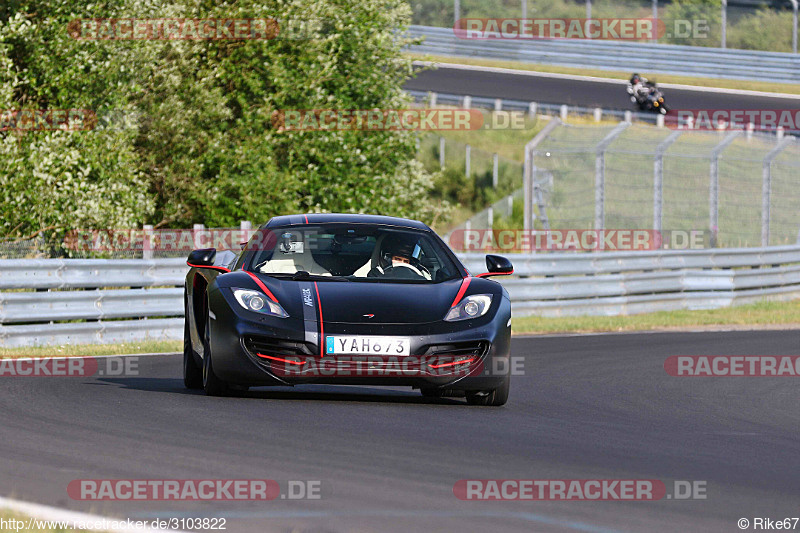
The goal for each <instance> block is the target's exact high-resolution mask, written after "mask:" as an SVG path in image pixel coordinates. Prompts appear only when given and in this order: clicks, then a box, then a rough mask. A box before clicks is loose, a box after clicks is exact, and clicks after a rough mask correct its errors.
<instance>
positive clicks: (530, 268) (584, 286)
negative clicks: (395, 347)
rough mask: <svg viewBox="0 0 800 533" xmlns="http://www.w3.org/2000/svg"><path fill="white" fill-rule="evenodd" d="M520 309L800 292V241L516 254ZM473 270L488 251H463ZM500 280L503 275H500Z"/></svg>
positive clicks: (543, 312)
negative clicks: (767, 245) (727, 246)
mask: <svg viewBox="0 0 800 533" xmlns="http://www.w3.org/2000/svg"><path fill="white" fill-rule="evenodd" d="M510 257H511V259H512V261H513V263H514V272H515V277H513V278H509V279H502V280H500V281H501V283H503V285H504V286H505V287H506V288H507V290H508V292H509V295H510V296H511V301H512V304H513V309H514V313H515V314H516V315H539V316H570V315H619V314H637V313H645V312H653V311H667V310H675V309H713V308H717V307H725V306H729V305H734V304H743V303H750V302H754V301H757V300H760V299H762V298H773V299H791V298H798V297H800V246H777V247H771V248H730V249H709V250H689V251H675V250H659V251H650V252H599V253H549V254H524V255H523V254H520V255H515V256H510ZM462 258H463V260H464V261H465V263H466V265H467V267H468V268H469V269H470V270H471V271H472V272H482V271H484V270H485V265H484V256H483V255H480V254H464V255H463V256H462ZM498 279H499V278H498Z"/></svg>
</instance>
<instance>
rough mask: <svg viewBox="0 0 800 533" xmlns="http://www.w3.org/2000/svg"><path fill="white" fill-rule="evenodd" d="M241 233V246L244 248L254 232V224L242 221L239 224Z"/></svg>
mask: <svg viewBox="0 0 800 533" xmlns="http://www.w3.org/2000/svg"><path fill="white" fill-rule="evenodd" d="M239 231H240V232H241V239H242V240H241V242H239V245H240V246H242V248H244V245H245V244H247V242H248V241H249V240H250V237H251V236H252V232H253V224H252V222H250V221H249V220H242V221H241V222H240V223H239Z"/></svg>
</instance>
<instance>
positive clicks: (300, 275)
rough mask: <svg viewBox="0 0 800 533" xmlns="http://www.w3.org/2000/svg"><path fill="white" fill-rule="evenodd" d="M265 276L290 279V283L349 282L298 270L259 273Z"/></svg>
mask: <svg viewBox="0 0 800 533" xmlns="http://www.w3.org/2000/svg"><path fill="white" fill-rule="evenodd" d="M261 274H264V275H265V276H269V277H272V278H277V279H290V280H292V281H350V280H349V279H347V278H345V277H343V276H321V275H319V274H311V273H309V272H307V271H305V270H298V271H297V272H295V273H294V274H289V273H288V272H270V273H265V272H261Z"/></svg>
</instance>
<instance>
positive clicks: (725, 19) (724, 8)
mask: <svg viewBox="0 0 800 533" xmlns="http://www.w3.org/2000/svg"><path fill="white" fill-rule="evenodd" d="M727 41H728V0H722V43H721V46H722V48H726V47H727Z"/></svg>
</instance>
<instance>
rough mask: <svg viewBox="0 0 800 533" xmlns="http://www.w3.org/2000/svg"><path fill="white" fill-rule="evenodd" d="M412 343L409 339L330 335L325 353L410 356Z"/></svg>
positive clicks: (326, 342)
mask: <svg viewBox="0 0 800 533" xmlns="http://www.w3.org/2000/svg"><path fill="white" fill-rule="evenodd" d="M410 346H411V341H410V340H409V338H408V337H362V336H352V335H346V336H345V335H328V336H327V337H325V353H328V354H331V355H337V354H347V355H398V356H399V355H409V353H410Z"/></svg>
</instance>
